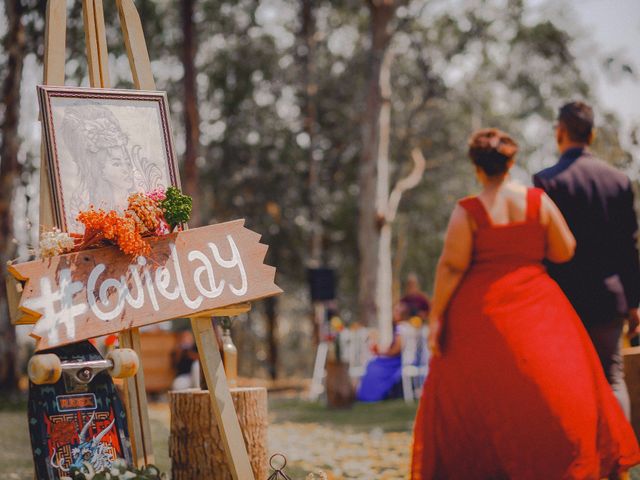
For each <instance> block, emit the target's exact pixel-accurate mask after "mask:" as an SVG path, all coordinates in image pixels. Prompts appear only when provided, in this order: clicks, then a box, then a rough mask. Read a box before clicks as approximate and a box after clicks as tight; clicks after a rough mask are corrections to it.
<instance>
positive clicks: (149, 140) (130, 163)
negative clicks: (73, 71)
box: [37, 85, 180, 233]
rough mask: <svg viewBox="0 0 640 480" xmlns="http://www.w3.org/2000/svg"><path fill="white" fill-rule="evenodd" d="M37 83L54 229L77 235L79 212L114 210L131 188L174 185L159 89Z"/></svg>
mask: <svg viewBox="0 0 640 480" xmlns="http://www.w3.org/2000/svg"><path fill="white" fill-rule="evenodd" d="M37 89H38V100H39V104H40V112H41V115H42V125H43V139H44V144H45V149H46V161H47V168H48V172H49V183H50V186H51V192H52V199H53V202H52V203H53V216H54V221H55V223H56V225H55V226H56V227H58V228H60V229H61V230H62V231H69V232H76V233H82V229H83V226H82V224H80V223H79V222H77V220H76V217H77V215H78V213H79V212H80V211H82V210H86V209H88V208H89V207H91V206H93V207H94V208H102V209H104V210H112V209H113V210H116V211H122V210H124V209H125V208H126V206H127V198H128V196H129V195H130V194H131V193H135V192H140V191H144V192H149V191H152V190H155V189H156V188H167V187H169V186H175V187H178V188H180V178H179V174H178V169H177V160H176V154H175V149H174V143H173V138H172V130H171V122H170V118H169V106H168V102H167V95H166V93H165V92H161V91H142V90H118V89H102V88H83V87H60V86H48V85H39V86H38V87H37Z"/></svg>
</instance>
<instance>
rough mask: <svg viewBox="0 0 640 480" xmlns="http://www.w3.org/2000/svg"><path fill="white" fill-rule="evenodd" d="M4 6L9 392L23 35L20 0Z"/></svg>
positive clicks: (0, 360)
mask: <svg viewBox="0 0 640 480" xmlns="http://www.w3.org/2000/svg"><path fill="white" fill-rule="evenodd" d="M4 5H5V13H6V17H7V33H6V36H5V38H4V48H5V52H6V54H7V63H6V66H5V68H6V69H7V70H6V72H7V73H6V77H5V80H4V84H3V85H2V104H3V105H4V106H5V110H4V118H3V119H2V124H1V126H0V132H1V133H2V142H1V143H0V391H2V392H8V391H12V390H13V389H15V387H16V385H17V377H16V362H15V359H16V342H15V328H14V326H13V325H11V322H10V320H9V314H8V308H7V303H6V295H5V292H6V283H5V276H6V275H7V270H6V265H7V261H8V260H10V259H11V258H12V257H13V255H14V252H15V245H14V243H13V215H12V212H11V205H12V201H13V196H14V192H15V186H16V183H17V181H18V178H19V177H20V171H21V167H20V163H19V162H18V152H19V150H20V139H19V137H18V125H19V121H20V84H21V83H22V67H23V63H24V56H25V45H26V37H25V28H24V25H23V24H22V15H23V7H22V5H21V2H20V0H5V2H4Z"/></svg>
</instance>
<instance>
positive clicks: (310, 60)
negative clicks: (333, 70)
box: [298, 0, 324, 346]
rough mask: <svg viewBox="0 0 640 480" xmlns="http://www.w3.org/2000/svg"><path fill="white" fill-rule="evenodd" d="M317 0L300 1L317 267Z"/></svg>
mask: <svg viewBox="0 0 640 480" xmlns="http://www.w3.org/2000/svg"><path fill="white" fill-rule="evenodd" d="M316 3H317V2H316V0H301V2H300V41H301V48H299V49H298V52H299V57H300V64H301V66H302V91H303V92H304V96H303V98H304V105H303V110H304V122H303V128H304V131H305V133H306V134H307V135H308V136H309V146H308V149H307V161H308V164H309V176H308V179H307V195H308V198H307V205H308V206H309V221H310V223H311V237H310V239H309V257H308V260H307V266H308V267H309V268H317V267H320V266H322V263H323V237H324V234H323V228H322V218H321V216H320V201H319V198H318V192H319V187H320V178H321V175H320V167H321V160H320V159H318V158H314V150H315V146H316V129H317V120H318V109H317V105H316V94H317V93H318V84H317V79H316V58H315V51H316V16H315V9H316ZM316 304H317V302H314V305H312V306H311V314H310V320H311V322H312V323H313V325H312V328H313V335H312V342H313V346H317V345H318V343H319V342H320V325H321V324H322V322H323V321H324V318H321V317H319V316H318V311H319V309H318V308H316V307H317V305H316Z"/></svg>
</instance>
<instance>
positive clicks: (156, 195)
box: [147, 187, 167, 202]
mask: <svg viewBox="0 0 640 480" xmlns="http://www.w3.org/2000/svg"><path fill="white" fill-rule="evenodd" d="M147 197H149V198H150V199H151V200H154V201H156V202H161V201H162V200H164V199H165V198H167V194H166V193H165V191H164V188H162V187H158V188H156V189H154V190H151V191H150V192H147Z"/></svg>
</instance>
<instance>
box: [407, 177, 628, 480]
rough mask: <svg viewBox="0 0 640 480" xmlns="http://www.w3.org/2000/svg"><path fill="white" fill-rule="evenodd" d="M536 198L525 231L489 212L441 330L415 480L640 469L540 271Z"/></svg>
mask: <svg viewBox="0 0 640 480" xmlns="http://www.w3.org/2000/svg"><path fill="white" fill-rule="evenodd" d="M540 195H541V191H540V190H538V189H530V190H529V191H528V194H527V201H528V205H527V214H526V219H525V221H523V222H515V223H510V224H507V225H493V224H492V222H491V219H490V217H489V215H488V213H487V211H486V209H485V208H484V206H483V204H482V202H481V201H480V200H479V199H478V198H476V197H473V198H466V199H464V200H462V201H460V205H461V206H462V207H463V208H464V209H465V210H466V211H467V213H468V215H469V216H470V217H471V218H472V219H473V221H474V222H475V224H476V226H477V229H476V231H475V232H474V239H473V240H474V246H473V258H472V262H471V265H470V267H469V270H468V271H467V273H466V275H465V277H464V278H463V280H462V281H461V283H460V285H459V288H458V289H457V291H456V292H455V294H454V296H453V297H452V299H451V302H450V304H449V307H448V309H447V312H446V315H445V319H444V322H443V329H444V331H443V341H442V355H441V356H439V357H436V358H434V359H433V360H432V362H431V366H430V373H429V377H428V378H427V381H426V383H425V385H424V390H423V395H422V399H421V401H420V406H419V408H418V414H417V418H416V424H415V431H414V447H413V458H412V465H411V478H412V479H414V480H419V479H446V480H457V479H461V480H462V479H475V480H481V479H518V480H527V479H532V480H542V479H545V480H560V479H581V480H586V479H594V480H597V479H601V478H603V477H608V476H609V475H610V474H612V473H616V472H620V471H624V470H627V469H628V468H629V467H631V466H633V465H635V464H637V463H640V451H639V449H638V444H637V442H636V438H635V436H634V433H633V431H632V429H631V426H630V425H629V423H628V422H627V420H626V419H625V417H624V414H623V412H622V410H621V408H620V407H619V405H618V403H617V401H616V399H615V398H614V396H613V393H612V391H611V387H610V386H609V384H608V383H607V381H606V379H605V376H604V373H603V371H602V367H601V366H600V362H599V360H598V357H597V354H596V352H595V350H594V348H593V346H592V344H591V341H590V340H589V336H588V335H587V332H586V331H585V329H584V327H583V326H582V323H581V322H580V319H579V318H578V316H577V315H576V313H575V311H574V310H573V308H572V306H571V304H570V303H569V301H568V300H567V299H566V297H565V296H564V294H563V293H562V291H561V290H560V288H559V287H558V285H557V284H556V283H555V282H554V281H553V280H551V278H550V277H549V276H548V275H547V273H546V271H545V269H544V267H543V265H542V259H543V258H544V255H545V246H546V245H545V244H546V240H545V238H546V232H545V228H544V226H542V225H541V224H540V222H539V212H540V201H541V198H540Z"/></svg>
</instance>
